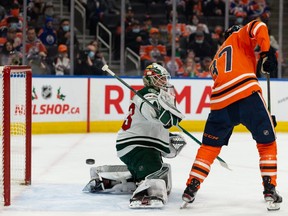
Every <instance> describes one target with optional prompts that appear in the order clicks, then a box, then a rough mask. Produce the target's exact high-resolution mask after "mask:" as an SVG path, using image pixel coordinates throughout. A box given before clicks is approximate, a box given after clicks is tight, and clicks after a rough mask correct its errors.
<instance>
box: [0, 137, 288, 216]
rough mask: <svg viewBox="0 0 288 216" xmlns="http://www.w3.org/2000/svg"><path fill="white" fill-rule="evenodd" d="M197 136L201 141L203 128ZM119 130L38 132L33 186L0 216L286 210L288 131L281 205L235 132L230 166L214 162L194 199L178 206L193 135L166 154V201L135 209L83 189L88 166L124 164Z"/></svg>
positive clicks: (281, 150) (227, 156)
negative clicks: (267, 193)
mask: <svg viewBox="0 0 288 216" xmlns="http://www.w3.org/2000/svg"><path fill="white" fill-rule="evenodd" d="M192 134H193V136H195V137H196V138H198V139H199V140H201V134H200V133H193V132H192ZM115 138H116V134H115V133H91V134H65V135H34V136H33V166H32V167H33V169H32V172H33V173H32V185H31V186H21V187H22V190H21V191H20V192H19V193H18V194H17V195H16V196H15V195H14V196H13V197H12V204H11V206H9V207H0V215H1V216H36V215H37V216H39V215H41V216H47V215H49V216H52V215H53V216H66V215H69V216H76V215H77V216H84V215H85V216H86V215H88V216H90V215H93V216H94V215H103V216H104V215H105V216H106V215H107V216H109V215H117V216H118V215H119V216H120V215H123V216H124V215H125V216H129V215H131V216H135V215H136V216H138V215H151V214H153V215H159V216H161V215H163V216H169V215H171V216H172V215H173V216H176V215H181V216H182V215H183V216H184V215H193V216H199V215H200V216H236V215H237V216H240V215H245V216H246V215H248V216H250V215H252V216H263V215H269V216H270V215H277V216H287V215H288V205H287V199H288V183H287V181H288V168H287V164H288V163H287V162H288V134H287V133H278V139H277V141H278V162H279V163H278V187H277V190H278V191H279V192H280V194H281V195H282V196H283V203H282V205H281V209H280V210H279V211H277V212H268V211H267V210H266V205H265V203H264V200H263V195H262V190H263V188H262V185H261V178H260V172H259V168H258V167H259V165H258V160H259V159H258V153H257V150H256V146H255V143H254V141H253V139H252V137H251V135H250V134H248V133H234V134H233V135H232V137H231V139H230V143H229V146H228V147H223V148H222V152H221V154H220V157H221V158H223V159H224V160H225V161H226V162H227V163H228V164H229V166H230V168H231V169H232V171H229V170H227V169H225V168H223V167H222V166H220V164H219V163H218V161H215V162H214V164H213V166H212V170H211V172H210V175H209V176H208V178H207V179H206V180H205V181H204V183H203V184H202V187H201V189H200V190H199V192H198V194H197V196H196V200H195V202H194V203H193V204H192V205H190V206H188V208H187V209H182V210H180V209H179V207H180V205H181V203H182V201H181V195H182V192H183V190H184V188H185V182H186V180H187V177H188V174H189V171H190V168H191V165H192V162H193V160H194V156H195V154H196V152H197V149H198V144H196V143H195V142H194V141H193V140H191V139H190V138H189V137H187V136H185V138H186V139H187V141H188V144H187V146H186V147H185V148H184V149H183V151H182V152H181V154H180V155H179V156H178V157H177V158H174V159H166V160H165V162H168V163H170V164H171V166H172V178H173V188H172V193H171V194H170V196H169V201H168V204H167V205H166V206H165V207H164V208H163V209H161V210H151V209H145V210H132V209H129V208H128V202H129V198H130V195H99V194H87V193H83V192H82V188H83V187H84V186H85V184H86V183H87V182H88V181H89V178H90V176H89V169H90V166H89V165H86V164H85V160H86V159H87V158H94V159H95V161H96V165H107V164H122V162H121V161H120V160H119V159H118V158H117V156H116V151H115Z"/></svg>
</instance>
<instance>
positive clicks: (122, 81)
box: [102, 65, 231, 170]
mask: <svg viewBox="0 0 288 216" xmlns="http://www.w3.org/2000/svg"><path fill="white" fill-rule="evenodd" d="M102 70H103V71H106V72H108V73H109V74H110V75H111V76H113V77H114V78H116V79H117V80H119V81H120V82H121V83H122V84H123V85H125V86H126V87H127V88H129V89H130V90H131V91H132V92H133V93H134V94H135V95H137V96H139V97H140V98H141V99H142V100H143V101H145V102H146V103H147V104H148V105H149V106H151V107H152V108H153V109H154V110H155V111H156V112H157V113H159V112H160V110H159V109H158V107H156V106H154V105H153V104H152V103H150V102H149V101H148V100H147V99H146V98H145V97H143V96H142V95H141V94H139V93H138V92H137V91H136V90H135V89H133V88H132V87H131V86H130V85H128V84H127V83H126V82H125V81H124V80H123V79H121V78H120V77H119V76H117V75H116V74H115V73H114V72H113V71H112V70H110V69H109V67H108V65H104V66H103V67H102ZM176 127H177V128H179V129H180V130H181V131H182V132H183V133H185V134H186V135H187V136H189V137H190V138H191V139H192V140H194V141H195V142H196V143H197V144H199V145H202V143H201V142H200V141H199V140H198V139H197V138H196V137H194V136H193V135H192V134H190V133H189V132H188V131H187V130H185V129H184V128H183V127H181V125H179V124H177V126H176ZM216 159H217V160H218V161H219V162H220V165H221V166H222V167H224V168H226V169H228V170H231V169H230V168H229V167H228V164H227V163H226V162H225V161H224V160H223V159H222V158H220V157H219V156H217V158H216Z"/></svg>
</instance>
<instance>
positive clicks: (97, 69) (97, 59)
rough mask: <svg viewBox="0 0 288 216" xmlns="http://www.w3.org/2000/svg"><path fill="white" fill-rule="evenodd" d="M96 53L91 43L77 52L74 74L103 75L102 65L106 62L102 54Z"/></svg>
mask: <svg viewBox="0 0 288 216" xmlns="http://www.w3.org/2000/svg"><path fill="white" fill-rule="evenodd" d="M97 54H99V52H98V50H97V47H96V46H95V45H93V44H89V45H88V46H87V48H86V49H85V50H83V51H81V52H79V54H78V56H77V61H76V70H75V75H104V73H103V71H102V67H103V66H104V64H106V62H105V59H104V58H103V56H102V55H97ZM100 54H101V53H100Z"/></svg>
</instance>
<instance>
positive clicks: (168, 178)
mask: <svg viewBox="0 0 288 216" xmlns="http://www.w3.org/2000/svg"><path fill="white" fill-rule="evenodd" d="M145 179H163V180H164V181H165V183H166V191H167V194H170V192H171V189H172V174H171V166H170V164H168V163H163V164H162V167H161V169H160V170H157V171H156V172H154V173H151V174H150V175H148V176H146V178H145Z"/></svg>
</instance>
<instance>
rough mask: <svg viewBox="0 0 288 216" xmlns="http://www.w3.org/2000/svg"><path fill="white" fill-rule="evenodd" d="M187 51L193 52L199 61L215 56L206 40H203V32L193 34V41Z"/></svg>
mask: <svg viewBox="0 0 288 216" xmlns="http://www.w3.org/2000/svg"><path fill="white" fill-rule="evenodd" d="M188 49H189V50H193V51H194V53H195V56H196V57H199V58H200V59H201V60H202V59H204V57H207V56H208V57H211V58H212V56H213V55H214V54H215V52H214V50H212V49H211V45H210V44H209V42H208V41H207V40H205V36H204V32H203V31H197V32H196V33H195V40H194V41H192V42H191V43H189V45H188Z"/></svg>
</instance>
